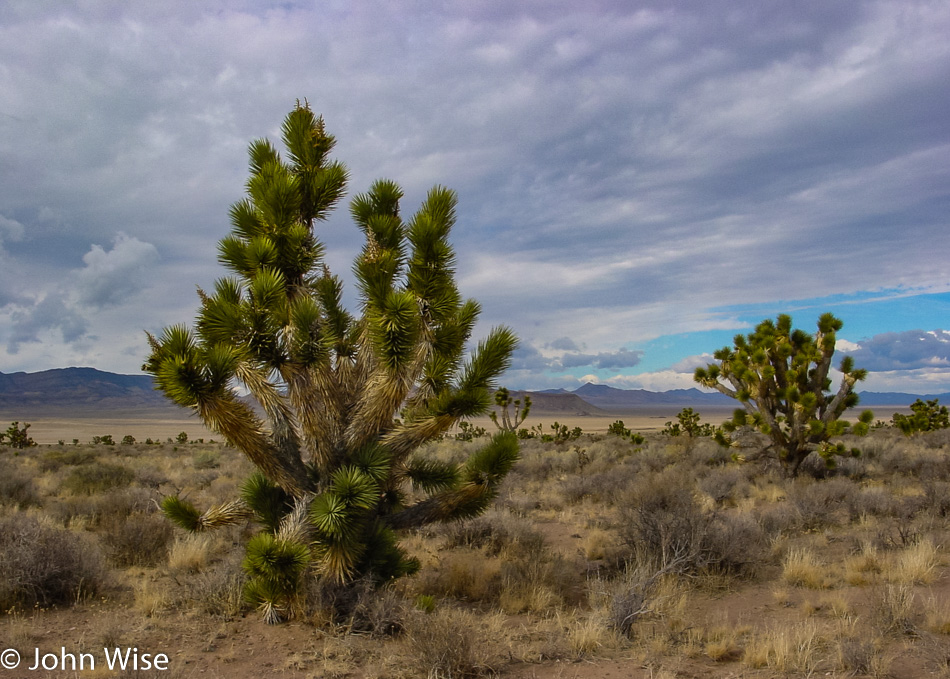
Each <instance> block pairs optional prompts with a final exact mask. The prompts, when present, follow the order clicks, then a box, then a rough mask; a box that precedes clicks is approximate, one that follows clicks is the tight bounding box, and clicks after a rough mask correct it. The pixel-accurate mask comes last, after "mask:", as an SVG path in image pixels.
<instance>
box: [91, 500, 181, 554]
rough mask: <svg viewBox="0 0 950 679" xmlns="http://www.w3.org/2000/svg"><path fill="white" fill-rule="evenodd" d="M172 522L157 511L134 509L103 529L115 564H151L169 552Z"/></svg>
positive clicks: (105, 541) (109, 552) (104, 538)
mask: <svg viewBox="0 0 950 679" xmlns="http://www.w3.org/2000/svg"><path fill="white" fill-rule="evenodd" d="M172 530H173V529H172V525H171V523H169V522H168V521H167V520H166V519H165V517H164V516H161V515H159V514H142V513H135V514H132V515H131V516H129V517H128V518H127V519H126V520H124V521H119V522H115V523H114V524H113V525H112V526H110V528H109V530H107V531H104V532H103V542H104V543H105V545H106V547H107V550H108V554H109V558H110V559H111V560H112V562H113V563H114V564H115V565H116V566H153V565H155V564H156V563H158V562H159V561H161V560H163V559H164V558H165V557H166V555H167V554H168V544H169V542H171V539H172Z"/></svg>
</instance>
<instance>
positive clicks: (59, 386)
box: [0, 368, 950, 416]
mask: <svg viewBox="0 0 950 679" xmlns="http://www.w3.org/2000/svg"><path fill="white" fill-rule="evenodd" d="M526 393H527V394H529V395H530V396H531V401H532V404H533V405H532V411H533V412H534V413H535V414H539V413H549V414H552V415H556V414H563V415H587V416H609V415H610V414H612V413H616V412H623V411H633V410H638V409H642V408H649V407H665V406H675V407H681V408H685V407H702V406H732V405H734V404H735V401H733V400H732V399H730V398H728V397H726V396H723V395H722V394H720V393H718V392H712V393H709V392H703V391H700V390H699V389H673V390H671V391H660V392H656V391H646V390H643V389H617V388H616V387H611V386H608V385H606V384H591V383H587V384H585V385H583V386H581V387H578V388H577V389H575V390H574V391H567V390H564V389H554V390H546V391H533V392H532V391H529V392H524V391H519V392H512V395H513V396H514V397H515V398H523V397H524V395H525V394H526ZM918 398H922V399H925V400H926V399H933V398H938V399H940V400H941V401H942V402H944V403H946V402H950V393H945V394H926V395H919V394H906V393H879V392H862V393H861V405H862V406H871V407H873V406H908V405H910V404H911V403H913V402H914V401H915V400H916V399H918ZM0 410H2V411H4V412H6V413H11V412H15V413H20V412H22V413H23V416H30V415H33V416H39V414H41V413H43V412H48V411H61V412H65V411H97V412H100V413H102V412H105V411H113V410H121V411H138V410H148V411H154V410H165V411H169V412H175V413H181V409H180V408H179V407H178V406H176V405H174V404H172V403H171V402H170V401H169V400H168V399H166V398H165V397H164V396H163V395H162V394H161V393H159V392H158V391H156V390H155V389H154V383H153V381H152V378H151V377H150V376H148V375H117V374H115V373H109V372H103V371H101V370H96V369H94V368H58V369H55V370H44V371H42V372H35V373H22V372H19V373H11V374H4V373H0Z"/></svg>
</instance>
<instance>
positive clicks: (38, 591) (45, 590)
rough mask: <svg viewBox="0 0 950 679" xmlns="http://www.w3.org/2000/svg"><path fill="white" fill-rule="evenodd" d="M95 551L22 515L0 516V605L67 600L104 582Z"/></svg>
mask: <svg viewBox="0 0 950 679" xmlns="http://www.w3.org/2000/svg"><path fill="white" fill-rule="evenodd" d="M108 581H109V580H108V571H107V570H106V569H105V568H104V567H103V565H102V561H101V559H100V558H99V553H98V551H97V550H96V549H95V548H94V547H93V546H92V545H91V544H88V543H87V542H86V541H84V540H83V539H82V538H81V537H80V536H77V535H75V534H73V533H70V532H68V531H65V530H60V529H56V528H52V527H50V526H47V525H44V524H42V523H40V522H39V521H37V520H36V519H35V518H33V517H31V516H28V515H25V514H13V515H11V516H7V517H4V518H2V519H0V609H2V610H5V611H6V610H10V609H12V608H15V607H17V606H21V607H30V606H33V605H36V604H39V605H44V606H46V605H56V604H71V603H75V602H76V601H79V600H82V599H85V598H87V597H89V596H94V595H96V594H98V593H99V592H100V591H102V590H103V589H104V588H105V587H106V586H107V584H108Z"/></svg>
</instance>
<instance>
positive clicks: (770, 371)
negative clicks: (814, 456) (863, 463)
mask: <svg viewBox="0 0 950 679" xmlns="http://www.w3.org/2000/svg"><path fill="white" fill-rule="evenodd" d="M842 325H843V324H842V322H841V321H840V320H838V319H837V318H835V317H834V316H833V315H831V314H823V315H822V316H821V318H819V319H818V331H817V332H816V333H815V334H814V335H810V334H808V333H806V332H805V331H803V330H792V319H791V317H790V316H787V315H785V314H782V315H780V316H779V317H778V322H777V323H773V322H772V321H771V320H770V319H767V320H764V321H762V322H761V323H759V325H758V326H756V328H755V332H753V333H750V334H749V335H748V336H743V335H736V337H735V340H734V342H735V346H733V347H724V348H722V349H720V350H719V351H717V352H716V353H715V354H714V357H715V359H716V360H717V361H718V363H711V364H709V365H707V366H706V367H705V368H697V369H696V374H695V379H696V381H697V382H699V383H700V384H701V385H703V386H705V387H711V388H713V389H716V390H718V391H720V392H722V393H723V394H725V395H726V396H730V397H732V398H734V399H737V400H738V401H740V402H741V403H742V404H743V405H744V406H745V409H744V410H743V409H739V410H736V411H735V413H734V415H733V417H732V420H731V421H728V422H725V423H724V424H723V429H724V430H725V432H732V431H735V430H736V429H737V428H739V427H742V426H746V425H750V426H752V427H754V428H756V429H758V430H759V431H761V432H762V433H764V434H767V435H768V436H769V438H770V439H771V448H772V449H774V450H775V451H776V453H777V455H778V458H779V460H780V461H781V463H782V465H783V466H784V467H785V469H786V471H787V473H789V474H790V475H792V476H794V475H796V474H797V473H798V469H799V467H800V466H801V464H802V462H803V461H804V460H805V458H806V457H808V455H809V453H811V452H812V451H814V450H817V451H818V453H819V454H820V455H821V457H822V458H823V459H824V460H825V463H826V464H827V465H828V466H829V467H833V466H834V464H835V456H837V455H858V454H860V452H859V451H858V450H857V449H854V448H852V449H851V450H847V449H845V447H844V445H843V444H842V443H837V444H832V443H830V439H831V438H833V437H836V436H840V435H841V434H844V433H845V432H847V431H849V430H850V431H851V432H853V433H855V434H865V433H867V429H868V423H870V422H871V420H872V419H873V418H874V415H873V414H872V413H871V411H869V410H867V411H864V412H863V413H861V416H860V419H859V421H858V423H857V424H855V425H854V426H853V427H852V426H850V425H849V423H848V422H846V421H844V420H841V419H840V418H841V416H842V414H843V413H844V411H845V410H846V409H848V408H852V407H854V406H856V405H857V404H858V395H857V394H856V393H855V392H854V385H855V383H857V382H858V381H859V380H863V379H864V378H865V376H866V375H867V371H866V370H856V369H855V368H854V361H853V360H852V359H851V357H850V356H846V357H845V358H844V359H843V360H842V361H841V365H840V367H839V370H840V372H841V375H842V377H841V384H840V386H839V387H838V390H837V391H836V392H834V393H831V379H830V378H829V377H828V373H829V371H830V369H831V359H832V356H833V355H834V352H835V332H836V331H838V330H840V329H841V327H842ZM717 438H718V439H719V440H720V442H721V443H725V444H728V443H730V442H731V441H730V439H729V438H728V436H727V434H725V433H723V434H720V435H719V436H718V437H717Z"/></svg>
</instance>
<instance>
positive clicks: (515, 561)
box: [498, 542, 585, 613]
mask: <svg viewBox="0 0 950 679" xmlns="http://www.w3.org/2000/svg"><path fill="white" fill-rule="evenodd" d="M583 575H584V574H583V573H582V572H581V571H580V570H579V569H578V568H577V567H576V566H574V565H573V564H571V563H570V562H568V561H567V560H566V559H565V558H564V557H563V556H561V555H560V554H558V553H556V552H554V551H553V550H551V549H549V548H548V547H547V546H546V545H544V544H543V542H542V543H534V544H533V545H532V547H531V549H526V550H524V551H522V552H521V553H518V554H515V555H513V556H512V557H509V558H504V559H502V563H501V581H502V589H501V593H500V595H499V598H498V603H499V605H500V606H501V608H502V609H503V610H504V611H505V612H507V613H522V612H527V611H534V612H537V613H542V612H545V611H549V610H550V609H552V608H559V607H561V606H565V605H569V606H575V607H576V606H577V605H579V604H580V603H581V602H582V600H583V599H584V598H585V588H584V585H585V582H584V577H583Z"/></svg>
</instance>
